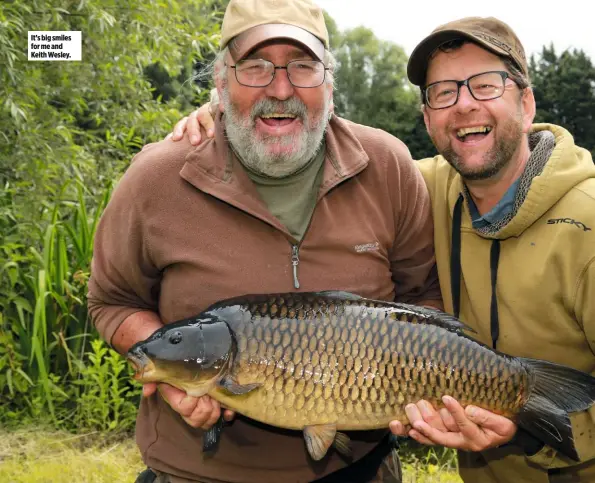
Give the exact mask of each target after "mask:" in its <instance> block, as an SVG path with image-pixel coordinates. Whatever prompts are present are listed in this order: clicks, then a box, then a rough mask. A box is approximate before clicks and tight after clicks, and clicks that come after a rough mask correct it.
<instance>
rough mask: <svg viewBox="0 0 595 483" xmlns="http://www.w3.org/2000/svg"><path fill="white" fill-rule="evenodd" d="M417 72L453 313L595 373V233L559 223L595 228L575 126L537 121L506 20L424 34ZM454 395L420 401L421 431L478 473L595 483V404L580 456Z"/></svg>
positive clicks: (483, 331)
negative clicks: (438, 401) (438, 405)
mask: <svg viewBox="0 0 595 483" xmlns="http://www.w3.org/2000/svg"><path fill="white" fill-rule="evenodd" d="M408 76H409V79H410V80H411V82H412V83H413V84H415V85H418V86H420V88H421V94H422V102H423V106H422V107H423V115H424V120H425V124H426V127H427V130H428V133H429V135H430V137H431V138H432V141H433V143H434V145H435V146H436V148H437V150H438V152H439V153H440V156H436V157H434V158H431V159H426V160H422V161H420V162H419V166H420V169H421V171H422V173H423V175H424V178H425V180H426V183H427V184H428V188H429V189H430V194H431V197H432V206H433V215H434V229H435V249H436V260H437V263H438V272H439V278H440V286H441V289H442V295H443V297H444V303H445V308H446V310H447V311H449V312H451V313H454V314H455V315H457V316H459V317H460V318H461V319H462V320H463V321H464V322H465V323H466V324H468V325H470V326H471V327H472V328H473V329H475V330H476V331H477V334H475V335H474V336H475V337H477V338H479V339H480V340H481V341H482V342H484V343H485V344H487V345H489V346H491V347H494V348H497V349H499V350H501V351H503V352H505V353H507V354H512V355H515V356H522V357H532V358H537V359H546V360H550V361H554V362H558V363H560V364H566V365H569V366H572V367H575V368H577V369H580V370H582V371H584V372H588V373H591V374H595V296H594V294H595V237H594V235H593V234H592V232H590V231H584V230H582V229H580V228H577V227H576V225H573V224H572V223H568V224H566V223H565V224H558V223H557V220H560V219H572V220H577V221H580V223H582V224H583V226H593V225H595V166H594V165H593V160H592V159H591V155H590V154H589V152H588V151H587V150H585V149H582V148H580V147H578V146H575V144H574V142H573V139H572V136H571V135H570V133H569V132H568V131H566V130H565V129H564V128H562V127H559V126H554V125H547V124H533V119H534V117H535V110H536V106H535V99H534V96H533V91H532V90H531V88H530V82H529V71H528V68H527V62H526V58H525V52H524V50H523V46H522V44H521V42H520V41H519V39H518V38H517V36H516V35H515V34H514V32H513V31H512V30H511V29H510V27H509V26H508V25H506V24H505V23H503V22H501V21H499V20H497V19H494V18H475V17H473V18H465V19H461V20H457V21H454V22H451V23H449V24H446V25H443V26H441V27H438V28H437V29H436V30H435V31H434V32H433V33H432V34H431V35H429V36H428V37H426V38H425V39H424V40H422V41H421V42H420V44H419V45H418V46H417V47H416V49H415V50H414V51H413V53H412V55H411V57H410V59H409V64H408ZM560 87H562V86H560ZM445 404H446V406H447V409H444V408H443V409H441V410H440V411H439V412H436V411H435V410H434V408H432V407H431V406H430V405H429V404H428V403H427V402H423V401H422V402H420V403H419V404H417V405H411V406H410V407H408V408H407V414H408V417H409V420H410V422H411V424H412V425H413V429H412V430H411V431H410V432H409V435H410V436H412V437H414V438H415V439H416V440H418V441H420V442H422V443H426V444H441V445H444V446H449V447H452V448H458V449H460V450H463V451H459V467H460V473H461V476H462V477H463V479H464V481H465V482H469V483H471V482H473V483H475V482H482V483H495V482H498V483H506V482H532V483H546V482H548V483H558V482H559V483H562V482H570V481H572V482H591V483H592V482H595V408H591V409H590V410H589V411H585V412H581V413H576V414H573V415H572V416H571V424H572V436H573V438H574V442H575V445H576V448H577V452H578V455H579V458H580V461H571V460H569V459H568V458H565V457H564V456H561V455H559V454H557V453H556V451H555V450H553V449H552V448H550V447H548V446H544V445H543V444H542V443H540V442H539V440H538V439H536V438H534V437H533V436H530V435H529V434H527V433H525V432H523V431H520V430H517V428H516V426H515V425H514V424H513V423H512V422H511V421H509V420H508V419H506V418H503V417H501V416H497V415H495V414H492V413H487V412H484V411H481V410H474V409H473V408H470V407H467V408H466V409H465V410H463V409H462V407H461V406H460V405H459V404H458V403H457V402H456V401H453V400H452V399H451V400H446V401H445ZM544 424H547V422H545V423H544ZM544 428H545V429H544V431H548V428H547V426H544ZM392 429H393V430H394V432H395V433H396V434H405V429H404V428H403V427H402V426H401V425H400V424H398V423H393V424H392Z"/></svg>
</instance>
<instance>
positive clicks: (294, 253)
mask: <svg viewBox="0 0 595 483" xmlns="http://www.w3.org/2000/svg"><path fill="white" fill-rule="evenodd" d="M298 250H299V247H298V246H297V245H293V246H292V247H291V264H292V265H293V286H294V287H295V288H300V281H299V280H298V276H297V269H298V265H299V264H300V257H299V255H298Z"/></svg>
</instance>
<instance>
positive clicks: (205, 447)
mask: <svg viewBox="0 0 595 483" xmlns="http://www.w3.org/2000/svg"><path fill="white" fill-rule="evenodd" d="M223 422H224V420H223V411H221V416H219V419H218V420H217V422H216V423H215V424H214V425H213V426H211V428H210V429H207V430H206V431H205V432H204V434H203V437H202V452H203V453H206V454H207V455H209V456H212V455H214V454H215V453H216V452H217V449H218V448H219V440H220V439H221V431H222V430H223Z"/></svg>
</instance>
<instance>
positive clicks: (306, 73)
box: [229, 59, 329, 88]
mask: <svg viewBox="0 0 595 483" xmlns="http://www.w3.org/2000/svg"><path fill="white" fill-rule="evenodd" d="M229 67H230V68H231V69H234V70H235V73H236V79H237V81H238V83H239V84H241V85H243V86H247V87H266V86H268V85H269V84H270V83H271V82H273V79H274V78H275V73H276V72H277V70H280V69H284V70H286V71H287V77H288V79H289V82H291V84H292V85H293V86H294V87H305V88H309V87H318V86H319V85H321V84H322V83H323V82H324V79H325V76H326V71H327V70H329V68H328V67H325V66H324V64H323V63H322V62H321V61H319V60H292V61H291V62H288V64H287V65H286V66H279V65H275V64H273V63H272V62H270V61H268V60H264V59H245V60H240V61H238V62H236V64H235V65H230V66H229Z"/></svg>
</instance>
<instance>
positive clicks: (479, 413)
mask: <svg viewBox="0 0 595 483" xmlns="http://www.w3.org/2000/svg"><path fill="white" fill-rule="evenodd" d="M465 414H466V415H467V417H468V418H469V419H470V420H471V421H473V422H474V423H475V424H477V425H478V426H480V427H481V428H482V429H484V430H485V429H487V430H489V431H493V432H494V433H496V434H497V435H499V436H502V437H510V438H512V436H514V433H516V429H517V427H516V424H514V423H513V422H512V421H511V420H510V419H508V418H505V417H504V416H500V415H498V414H494V413H492V412H490V411H486V410H485V409H481V408H478V407H477V406H467V407H466V408H465Z"/></svg>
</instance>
